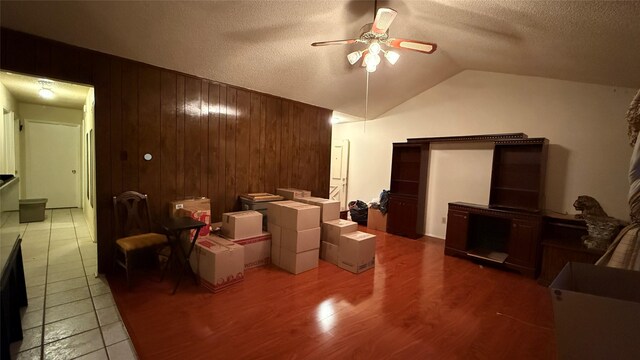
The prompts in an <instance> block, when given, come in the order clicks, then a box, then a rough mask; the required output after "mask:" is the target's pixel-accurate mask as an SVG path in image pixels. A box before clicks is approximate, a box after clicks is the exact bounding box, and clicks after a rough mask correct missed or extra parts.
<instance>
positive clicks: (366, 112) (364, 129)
mask: <svg viewBox="0 0 640 360" xmlns="http://www.w3.org/2000/svg"><path fill="white" fill-rule="evenodd" d="M365 73H367V87H366V89H365V95H364V122H363V125H362V132H363V133H366V132H367V116H368V115H369V74H370V73H369V72H368V71H365Z"/></svg>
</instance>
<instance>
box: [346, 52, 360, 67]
mask: <svg viewBox="0 0 640 360" xmlns="http://www.w3.org/2000/svg"><path fill="white" fill-rule="evenodd" d="M361 57H362V51H354V52H352V53H350V54H349V55H347V60H349V64H351V65H354V64H355V63H357V62H358V60H360V58H361Z"/></svg>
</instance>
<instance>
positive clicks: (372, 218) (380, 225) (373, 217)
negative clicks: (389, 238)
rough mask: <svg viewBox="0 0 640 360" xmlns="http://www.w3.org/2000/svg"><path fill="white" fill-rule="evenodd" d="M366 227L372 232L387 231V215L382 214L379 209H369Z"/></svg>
mask: <svg viewBox="0 0 640 360" xmlns="http://www.w3.org/2000/svg"><path fill="white" fill-rule="evenodd" d="M367 227H368V228H369V229H373V230H380V231H387V214H382V212H381V211H380V209H373V208H369V212H368V214H367Z"/></svg>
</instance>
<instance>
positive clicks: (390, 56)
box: [384, 50, 400, 65]
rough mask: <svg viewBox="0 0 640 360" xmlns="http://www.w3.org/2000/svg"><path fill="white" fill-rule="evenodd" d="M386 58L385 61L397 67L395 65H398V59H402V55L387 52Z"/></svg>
mask: <svg viewBox="0 0 640 360" xmlns="http://www.w3.org/2000/svg"><path fill="white" fill-rule="evenodd" d="M384 58H385V59H387V61H388V62H389V64H391V65H395V64H396V62H398V59H399V58H400V54H398V53H397V52H395V51H392V50H390V51H387V52H386V53H385V54H384Z"/></svg>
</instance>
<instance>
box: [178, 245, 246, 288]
mask: <svg viewBox="0 0 640 360" xmlns="http://www.w3.org/2000/svg"><path fill="white" fill-rule="evenodd" d="M189 262H190V263H191V268H192V269H193V271H194V272H195V273H196V274H197V275H198V276H199V277H200V284H201V285H202V286H204V287H206V288H207V289H209V290H211V291H213V292H217V291H220V290H222V289H224V288H226V287H228V286H230V285H233V284H235V283H238V282H240V281H242V280H244V247H243V246H242V245H238V244H236V243H234V242H232V241H229V240H226V239H223V238H221V237H218V236H215V235H209V236H207V237H202V238H200V239H198V240H197V242H196V246H195V248H194V249H193V252H192V253H191V258H190V259H189Z"/></svg>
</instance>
